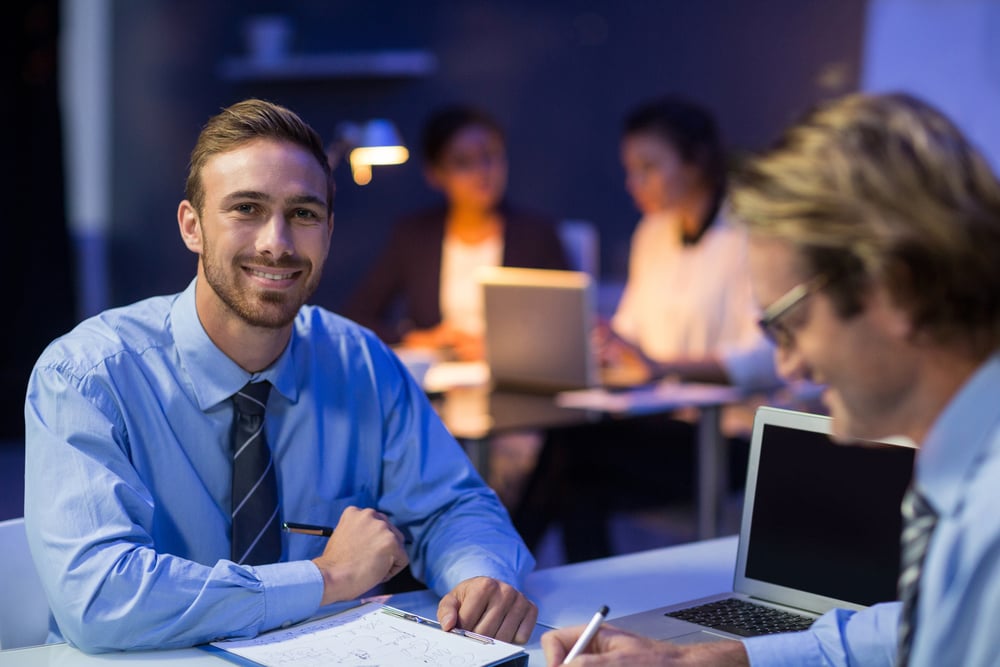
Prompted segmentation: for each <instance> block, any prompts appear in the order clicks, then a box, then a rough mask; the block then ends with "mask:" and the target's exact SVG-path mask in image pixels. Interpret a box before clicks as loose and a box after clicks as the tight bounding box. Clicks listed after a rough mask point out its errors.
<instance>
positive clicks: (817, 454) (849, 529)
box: [746, 424, 914, 605]
mask: <svg viewBox="0 0 1000 667" xmlns="http://www.w3.org/2000/svg"><path fill="white" fill-rule="evenodd" d="M763 428H764V431H763V433H762V440H761V450H760V461H759V463H758V471H757V488H756V492H755V500H754V508H753V519H752V520H751V525H750V540H749V543H748V547H747V566H746V575H747V576H748V577H750V578H752V579H757V580H760V581H766V582H769V583H772V584H778V585H781V586H787V587H790V588H795V589H799V590H804V591H808V592H811V593H815V594H817V595H823V596H826V597H831V598H835V599H838V600H845V601H848V602H854V603H857V604H862V605H870V604H874V603H876V602H884V601H887V600H894V599H896V579H897V578H898V576H899V535H900V525H901V519H900V513H899V508H900V503H901V502H902V498H903V493H904V492H905V490H906V487H907V485H908V484H909V482H910V477H911V475H912V469H913V456H914V450H913V449H911V448H909V447H900V446H893V445H870V446H869V445H845V444H837V443H834V442H833V441H831V440H830V438H828V437H827V436H826V435H824V434H822V433H814V432H810V431H802V430H798V429H791V428H786V427H782V426H775V425H772V424H767V425H765V426H764V427H763Z"/></svg>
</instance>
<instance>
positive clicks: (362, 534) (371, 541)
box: [313, 507, 410, 605]
mask: <svg viewBox="0 0 1000 667" xmlns="http://www.w3.org/2000/svg"><path fill="white" fill-rule="evenodd" d="M403 544H404V540H403V534H402V533H401V532H400V531H399V529H398V528H396V527H395V526H393V525H392V523H390V522H389V519H388V518H387V517H386V516H385V515H384V514H382V513H381V512H379V511H377V510H374V509H371V508H368V509H359V508H357V507H348V508H347V509H345V510H344V513H343V514H342V515H341V516H340V521H339V522H338V523H337V526H336V528H334V530H333V534H332V535H331V536H330V538H329V540H327V543H326V548H324V549H323V554H322V555H321V556H319V557H318V558H314V559H313V563H315V564H316V567H318V568H319V571H320V572H321V573H322V575H323V584H324V585H323V598H322V601H321V604H322V605H326V604H330V603H331V602H339V601H341V600H351V599H353V598H356V597H358V596H359V595H361V594H362V593H364V592H365V591H367V590H370V589H371V588H372V587H373V586H375V585H377V584H380V583H383V582H385V581H388V580H389V579H391V578H393V577H394V576H396V575H397V574H398V573H399V572H400V571H402V569H403V568H404V567H406V566H407V564H408V563H409V562H410V559H409V556H407V555H406V551H405V549H404V548H403Z"/></svg>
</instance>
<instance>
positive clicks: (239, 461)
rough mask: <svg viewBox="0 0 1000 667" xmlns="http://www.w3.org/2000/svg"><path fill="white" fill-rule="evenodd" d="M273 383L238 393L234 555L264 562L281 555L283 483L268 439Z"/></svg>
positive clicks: (234, 437) (234, 442) (249, 386)
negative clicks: (267, 411) (280, 493)
mask: <svg viewBox="0 0 1000 667" xmlns="http://www.w3.org/2000/svg"><path fill="white" fill-rule="evenodd" d="M270 390H271V385H270V384H269V383H267V382H257V383H254V384H247V385H246V386H245V387H243V389H240V390H239V391H238V392H236V394H234V395H233V406H234V414H233V433H232V446H233V493H232V495H233V504H232V517H233V533H232V559H233V561H234V562H236V563H246V564H247V565H263V564H266V563H277V562H278V561H279V560H280V559H281V532H280V529H279V528H278V482H277V476H276V475H275V473H274V465H273V462H272V460H271V450H270V449H269V448H268V446H267V439H266V438H265V437H264V407H265V406H266V405H267V394H268V392H269V391H270Z"/></svg>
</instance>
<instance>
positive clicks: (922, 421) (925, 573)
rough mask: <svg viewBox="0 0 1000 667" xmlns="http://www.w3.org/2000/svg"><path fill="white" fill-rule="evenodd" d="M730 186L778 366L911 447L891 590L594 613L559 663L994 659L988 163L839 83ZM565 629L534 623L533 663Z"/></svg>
mask: <svg viewBox="0 0 1000 667" xmlns="http://www.w3.org/2000/svg"><path fill="white" fill-rule="evenodd" d="M732 199H733V205H734V207H735V211H736V214H737V216H738V217H739V218H740V219H741V220H743V221H744V223H745V224H746V225H747V227H748V230H749V233H750V239H751V240H750V265H751V279H752V282H753V289H754V293H755V297H756V299H757V301H758V302H759V303H760V304H762V305H763V306H764V315H763V318H762V320H761V325H762V326H763V328H764V331H765V332H766V333H767V334H768V335H769V336H770V337H771V338H772V339H773V340H774V341H775V342H776V344H777V351H776V361H777V365H778V369H779V371H780V372H781V373H782V374H783V375H785V376H786V377H789V378H793V379H806V380H811V381H813V382H816V383H819V384H822V385H825V387H826V390H825V393H824V401H825V403H826V405H827V407H828V408H829V411H830V413H831V415H832V417H833V424H834V429H835V432H836V434H837V435H838V436H839V437H841V438H843V439H844V440H850V439H852V438H868V439H872V438H876V439H877V438H881V437H883V436H888V435H902V436H906V437H908V438H910V439H911V440H912V441H913V442H915V443H917V445H918V446H919V452H918V456H917V463H916V469H915V474H914V483H913V487H912V489H911V491H912V493H910V494H908V496H907V499H906V500H905V501H904V503H903V508H902V509H903V517H904V531H903V536H902V541H901V547H902V549H901V552H902V558H901V576H900V584H899V588H900V599H901V601H900V602H890V603H886V604H879V605H875V606H873V607H871V608H869V609H867V610H865V611H862V612H857V613H852V612H848V611H844V610H834V611H832V612H829V613H828V614H826V615H824V616H823V617H821V618H820V619H819V620H817V621H816V623H815V624H814V625H813V626H812V628H811V629H810V630H808V631H806V632H802V633H795V634H788V635H774V636H770V637H760V638H755V639H748V640H744V641H742V642H721V643H717V644H707V645H701V646H691V647H682V646H675V645H671V644H668V643H665V642H655V641H651V640H648V639H643V638H638V637H635V636H633V635H629V634H626V633H623V632H620V631H617V630H614V629H608V630H606V631H604V632H602V633H601V634H599V636H598V638H597V640H596V641H595V642H593V644H592V645H591V651H592V653H591V654H589V655H587V656H585V657H581V658H580V659H579V660H577V661H574V662H573V663H572V664H575V665H580V666H581V667H583V666H584V665H589V666H592V665H695V664H704V665H746V664H752V665H781V666H783V665H885V666H887V667H888V666H889V665H893V664H897V665H926V666H940V665H963V666H965V667H968V666H973V665H998V664H1000V652H998V651H997V648H996V639H995V634H996V626H997V623H998V620H1000V514H998V513H997V510H996V507H997V497H998V496H997V491H996V490H997V488H1000V401H998V397H1000V352H998V350H1000V185H998V183H997V180H996V177H995V176H994V174H993V173H992V172H991V171H990V169H989V167H988V166H987V163H986V162H985V160H984V159H983V158H982V157H981V156H980V155H979V154H978V153H977V152H976V151H975V150H974V149H973V147H972V146H971V145H970V144H969V142H968V141H967V140H966V139H965V138H964V137H963V136H962V134H961V133H960V132H959V131H958V130H957V129H956V128H955V127H954V125H953V124H952V123H951V122H949V121H948V120H947V119H946V118H945V117H944V116H942V115H941V114H940V113H939V112H938V111H936V110H935V109H933V108H931V107H930V106H929V105H927V104H926V103H924V102H922V101H921V100H918V99H915V98H914V97H911V96H907V95H902V94H894V95H864V94H856V95H851V96H848V97H845V98H842V99H839V100H836V101H833V102H829V103H826V104H823V105H821V106H819V107H818V108H817V109H815V110H814V111H812V112H811V113H810V114H809V115H807V116H806V117H805V118H804V119H803V120H802V121H801V122H799V123H798V124H796V125H795V126H793V127H791V128H790V129H789V130H787V131H786V132H785V133H784V135H783V136H782V138H781V140H780V141H779V142H778V144H777V145H776V146H775V147H774V148H772V149H771V150H769V151H767V152H766V153H764V154H763V155H761V156H759V157H757V158H756V159H753V160H750V161H749V163H748V164H747V165H745V167H744V168H743V169H742V171H741V172H740V173H739V174H738V176H737V178H736V183H735V187H734V190H733V194H732ZM849 488H850V487H849V485H847V486H845V493H849V492H850V491H849ZM578 634H579V628H571V629H565V630H559V631H554V632H551V633H548V634H546V635H545V636H544V637H543V640H542V641H543V645H544V646H545V649H546V653H547V656H548V658H549V661H550V664H553V665H554V664H559V663H560V662H561V660H562V658H563V656H564V655H565V654H566V651H567V650H568V647H569V646H570V645H572V642H573V640H574V639H575V638H576V636H577V635H578Z"/></svg>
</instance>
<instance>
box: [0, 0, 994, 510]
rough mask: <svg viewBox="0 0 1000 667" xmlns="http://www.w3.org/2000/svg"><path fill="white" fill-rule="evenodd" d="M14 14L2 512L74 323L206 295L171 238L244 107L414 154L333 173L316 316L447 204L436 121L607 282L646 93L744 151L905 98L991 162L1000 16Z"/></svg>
mask: <svg viewBox="0 0 1000 667" xmlns="http://www.w3.org/2000/svg"><path fill="white" fill-rule="evenodd" d="M3 11H4V16H5V19H6V20H5V21H4V26H5V30H6V33H7V39H5V40H4V42H5V54H6V55H5V57H4V59H3V65H2V68H3V72H4V83H5V86H4V88H5V94H4V99H5V100H6V104H4V105H3V109H4V114H5V115H4V121H5V122H4V125H3V127H4V130H5V135H6V139H5V144H4V145H5V146H7V150H5V151H4V171H3V174H4V183H5V185H6V189H7V191H6V195H7V196H6V198H5V199H6V201H7V202H8V206H9V208H8V223H7V224H8V226H9V228H11V229H13V230H14V234H13V236H12V237H9V238H12V239H13V240H14V244H13V247H9V248H8V252H7V255H8V258H7V261H8V262H10V261H11V260H13V265H12V266H10V267H9V269H8V270H9V273H10V275H12V276H13V277H14V281H15V284H16V285H19V289H20V290H21V294H20V300H19V301H18V305H17V306H16V307H15V309H14V313H13V316H12V317H10V321H9V322H8V324H7V326H6V327H5V331H6V333H5V334H4V336H5V341H6V343H7V344H6V345H4V352H3V373H2V380H3V387H2V399H0V400H2V403H0V406H2V407H0V409H2V410H3V416H2V420H0V424H2V429H3V433H2V435H0V438H2V441H3V442H4V443H6V444H5V445H4V446H3V447H0V455H2V456H3V457H4V459H3V460H0V469H2V473H3V475H4V476H5V477H7V479H5V480H4V482H3V483H2V484H0V487H2V489H3V497H2V498H0V508H2V516H0V518H6V517H8V516H19V515H20V514H21V511H20V510H21V508H20V502H21V499H20V495H19V494H20V493H21V491H20V489H21V488H22V483H23V479H20V478H19V475H22V470H23V468H22V469H19V466H21V465H23V464H21V463H20V461H21V460H22V459H20V458H19V457H23V453H22V450H23V444H22V443H23V417H22V410H23V397H24V387H25V382H26V378H27V374H28V372H29V371H30V367H31V364H32V362H33V361H34V359H35V358H36V357H37V355H38V354H39V352H40V351H41V349H42V348H43V347H44V345H45V344H46V343H47V342H48V341H49V340H50V339H51V338H53V337H54V336H56V335H58V334H59V333H62V332H63V331H65V330H67V329H68V328H69V327H71V326H72V325H73V324H74V323H75V322H77V321H79V320H80V319H82V318H83V317H85V316H87V315H90V314H93V313H95V312H97V311H99V310H101V309H103V308H106V307H109V306H117V305H123V304H127V303H130V302H132V301H135V300H138V299H141V298H144V297H147V296H151V295H155V294H161V293H170V292H176V291H179V290H181V289H183V288H184V286H185V285H186V284H187V283H188V281H189V280H191V278H192V277H193V275H194V270H195V257H194V256H192V255H191V254H190V253H189V252H188V251H187V250H186V249H185V247H184V246H183V244H182V243H181V241H180V238H179V236H178V233H177V227H176V208H177V204H178V202H179V201H180V200H181V199H182V198H183V186H184V178H185V175H186V167H187V159H188V151H189V150H190V148H191V147H192V145H193V143H194V141H195V138H196V135H197V133H198V131H199V130H200V127H201V125H202V123H203V122H204V121H205V120H206V119H207V118H208V117H209V116H210V115H212V114H214V113H216V112H217V111H218V110H219V109H220V108H222V107H224V106H227V105H229V104H231V103H233V102H235V101H238V100H240V99H243V98H246V97H251V96H255V97H263V98H266V99H269V100H272V101H275V102H278V103H281V104H285V105H287V106H290V107H291V108H293V109H295V110H296V111H298V112H299V113H300V114H301V115H302V116H303V118H305V119H306V120H307V121H308V122H310V123H311V124H312V125H313V126H314V127H316V129H317V130H318V131H319V132H320V133H321V134H322V135H323V136H324V139H325V140H327V141H333V140H334V138H335V137H334V133H335V130H336V128H337V127H338V125H339V124H341V123H343V122H345V121H355V122H357V121H364V120H366V119H369V118H388V119H390V120H392V121H393V122H394V123H395V124H396V125H397V127H398V128H399V130H400V132H401V133H402V137H403V140H404V141H405V142H406V143H407V144H408V145H409V147H410V148H411V151H412V155H411V159H410V161H409V162H407V163H406V164H403V165H400V166H393V167H376V168H375V171H374V175H373V179H372V181H371V183H370V184H368V185H365V186H359V185H356V184H355V183H354V182H352V180H351V174H350V170H349V169H348V167H347V165H346V164H341V165H339V166H338V167H337V170H336V174H337V180H338V194H337V199H336V203H335V217H336V227H335V231H334V237H333V248H332V251H331V256H330V259H329V262H328V264H327V267H326V270H325V274H324V278H323V283H322V285H321V287H320V289H319V291H318V293H317V294H316V296H315V298H314V301H315V302H317V303H320V304H322V305H324V306H327V307H329V308H331V309H334V310H336V309H337V308H338V307H339V306H340V304H341V303H342V301H343V300H344V298H345V297H346V295H347V294H348V292H349V291H350V290H351V288H352V286H353V284H354V281H355V280H356V279H357V278H358V277H359V274H360V273H361V271H362V270H363V269H364V268H365V266H366V265H367V264H368V263H369V262H370V260H371V259H372V258H373V256H374V254H375V252H376V251H377V249H378V247H379V244H380V243H381V242H382V239H383V238H384V236H385V233H386V231H387V230H388V227H389V225H390V224H391V223H392V221H393V219H394V218H395V217H396V216H397V215H398V214H400V213H402V212H404V211H408V210H410V209H412V208H415V207H417V206H420V205H423V204H425V203H427V202H428V201H430V200H431V199H432V197H433V194H432V193H431V191H430V190H429V189H428V188H427V186H426V185H425V183H424V180H423V175H422V171H421V164H420V156H419V150H417V148H418V147H417V143H418V140H419V131H420V127H421V124H422V121H423V119H424V117H425V115H426V114H427V113H428V112H429V111H430V110H431V109H433V108H434V107H436V106H438V105H439V104H442V103H448V102H456V101H462V102H471V103H475V104H478V105H481V106H483V107H484V108H486V109H488V110H490V111H491V112H493V113H494V114H495V115H496V116H497V117H498V118H499V120H500V121H501V122H502V123H503V125H504V126H505V127H506V129H507V132H508V145H509V160H510V167H511V178H510V187H509V195H510V197H511V198H512V199H513V200H515V201H518V202H521V203H522V204H525V205H528V206H531V207H534V208H537V209H539V210H541V211H544V212H547V213H550V214H552V215H553V216H555V217H557V218H562V219H583V220H588V221H591V222H592V223H593V224H594V225H596V227H597V229H598V230H599V233H600V264H599V266H600V277H601V280H602V281H604V282H606V283H608V284H611V285H614V284H620V283H621V282H622V281H623V280H624V277H625V276H624V273H625V266H626V260H627V252H628V243H629V237H630V234H631V232H632V229H633V227H634V225H635V223H636V221H637V220H638V218H639V215H638V212H637V211H635V210H634V208H633V206H632V204H631V201H630V199H629V198H628V196H627V194H626V192H625V189H624V184H623V174H622V169H621V166H620V164H619V157H618V138H619V131H620V124H621V120H622V117H623V116H624V114H625V113H626V111H627V110H629V109H630V108H632V107H633V106H635V105H636V104H637V103H639V102H641V101H643V100H645V99H647V98H650V97H652V96H656V95H661V94H664V93H676V94H681V95H685V96H688V97H691V98H693V99H695V100H697V101H700V102H702V103H704V104H705V105H707V106H708V107H709V108H710V109H711V110H713V111H714V112H715V113H716V115H717V117H718V119H719V123H720V126H721V129H722V132H723V135H724V138H725V140H726V142H727V144H728V145H729V147H730V148H731V150H732V151H733V153H734V155H738V154H739V153H740V152H742V151H746V150H753V149H757V148H761V147H762V146H764V145H765V144H766V143H767V142H768V141H769V140H770V139H771V138H772V137H773V136H774V135H775V134H776V133H777V132H778V131H779V130H780V129H781V128H782V127H783V126H784V125H786V124H787V123H788V122H790V121H791V120H793V119H794V118H795V117H796V116H798V115H799V114H800V113H801V112H802V111H803V110H804V109H805V108H807V107H808V106H810V105H811V104H813V103H814V102H816V101H817V100H820V99H824V98H827V97H831V96H836V95H840V94H843V93H846V92H849V91H853V90H857V89H869V90H886V89H900V88H902V89H908V90H911V91H913V92H916V93H918V94H922V95H925V96H927V97H929V98H930V99H932V100H933V101H934V102H936V103H938V104H939V105H940V106H942V107H943V108H944V109H945V110H946V111H947V112H948V113H950V114H952V115H953V116H954V117H955V118H956V119H958V120H959V122H960V123H961V124H962V125H963V127H965V129H966V130H967V131H968V132H969V133H970V134H971V135H972V136H973V137H974V139H976V140H977V141H978V142H979V143H980V144H981V145H982V146H983V147H984V148H985V149H986V151H987V153H988V155H990V156H991V158H992V159H993V161H994V164H995V165H996V164H997V156H1000V124H998V123H996V122H995V120H994V119H995V109H996V108H998V104H997V103H998V101H1000V99H998V98H1000V40H997V39H995V35H997V34H1000V2H998V1H997V0H868V1H867V2H866V1H865V0H766V1H765V0H759V1H749V2H747V1H738V0H700V1H698V2H690V1H688V0H624V1H615V2H612V1H611V0H420V1H416V0H415V1H406V0H365V1H363V2H356V1H355V2H348V1H346V0H298V1H278V0H241V1H239V2H237V1H235V0H228V1H221V0H220V1H216V2H203V1H201V0H63V1H62V2H60V1H59V0H14V2H13V3H8V5H7V7H6V8H5V9H4V10H3ZM261 16H269V17H275V16H277V17H279V19H280V20H279V24H280V25H284V26H285V28H286V32H285V34H286V36H287V38H288V41H287V44H286V54H287V56H288V57H289V59H286V60H282V59H281V56H280V55H279V56H278V60H277V61H272V60H269V59H270V58H272V56H271V55H269V54H268V53H267V52H266V51H264V52H261V54H260V57H261V58H262V59H263V60H255V58H254V57H253V54H252V53H251V47H250V45H249V40H248V33H247V28H248V26H249V25H250V24H251V23H252V21H253V20H254V19H255V18H259V17H261ZM991 35H992V38H991ZM265 48H266V47H265ZM295 62H298V63H299V65H301V67H292V66H291V65H292V64H293V63H295ZM261 63H263V65H262V64H261ZM16 291H17V288H16V289H15V292H16Z"/></svg>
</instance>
